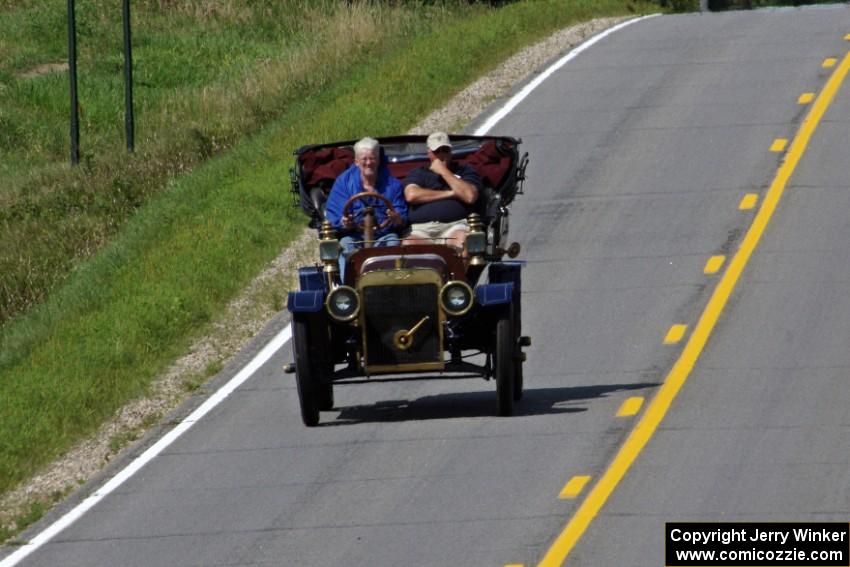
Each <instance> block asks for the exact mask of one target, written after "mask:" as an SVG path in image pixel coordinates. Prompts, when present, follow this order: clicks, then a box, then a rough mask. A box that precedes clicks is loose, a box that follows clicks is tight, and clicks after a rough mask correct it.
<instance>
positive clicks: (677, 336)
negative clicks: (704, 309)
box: [664, 325, 688, 345]
mask: <svg viewBox="0 0 850 567" xmlns="http://www.w3.org/2000/svg"><path fill="white" fill-rule="evenodd" d="M687 329H688V326H687V325H673V326H672V327H670V330H669V331H667V335H666V336H665V337H664V344H665V345H673V344H676V343H678V342H679V341H681V340H682V337H684V336H685V331H686V330H687Z"/></svg>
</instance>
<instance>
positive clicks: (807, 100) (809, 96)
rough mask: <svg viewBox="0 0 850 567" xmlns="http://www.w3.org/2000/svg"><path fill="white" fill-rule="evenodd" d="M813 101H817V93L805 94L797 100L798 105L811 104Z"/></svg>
mask: <svg viewBox="0 0 850 567" xmlns="http://www.w3.org/2000/svg"><path fill="white" fill-rule="evenodd" d="M813 100H815V93H803V94H801V95H800V98H798V99H797V104H809V103H810V102H812V101H813Z"/></svg>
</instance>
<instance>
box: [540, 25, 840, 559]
mask: <svg viewBox="0 0 850 567" xmlns="http://www.w3.org/2000/svg"><path fill="white" fill-rule="evenodd" d="M845 39H848V40H850V34H848V35H847V36H845ZM848 72H850V52H848V53H847V54H846V55H845V56H844V59H842V61H841V64H840V65H839V66H838V67H837V68H836V70H835V71H834V72H833V73H832V75H831V76H830V78H829V80H828V81H827V83H826V86H824V88H823V90H822V91H821V92H820V94H819V95H818V97H817V99H816V100H815V102H814V104H813V105H812V106H811V109H810V110H809V112H808V114H807V115H806V117H805V119H804V120H803V123H802V124H801V125H800V129H799V130H798V131H797V134H796V136H795V137H794V141H793V143H792V144H791V148H790V150H789V151H788V155H787V156H786V158H785V160H783V162H782V164H781V165H780V166H779V169H778V170H777V172H776V176H775V177H774V178H773V181H772V182H771V184H770V187H769V188H768V190H767V193H765V196H764V200H763V202H762V205H761V207H760V208H759V211H758V213H757V214H756V216H755V218H754V219H753V223H752V224H751V225H750V228H749V229H748V230H747V233H746V234H745V235H744V238H743V240H742V241H741V243H740V246H739V248H738V251H737V252H736V253H735V255H734V256H733V257H732V259H731V260H730V261H729V266H728V267H727V269H726V272H725V273H724V274H723V277H722V278H720V281H719V282H718V283H717V287H716V288H715V289H714V292H713V293H712V295H711V298H710V299H709V300H708V304H707V305H706V306H705V310H703V312H702V315H700V318H699V321H698V322H697V324H696V326H695V327H694V330H693V332H692V333H691V336H690V338H689V339H688V342H687V343H686V344H685V348H684V349H682V353H681V354H680V355H679V358H678V359H677V360H676V362H675V363H674V364H673V367H672V368H671V369H670V372H669V373H668V374H667V377H666V378H665V380H664V383H663V384H662V386H661V388H660V389H659V390H658V392H657V393H656V395H655V397H654V398H653V399H652V401H651V402H650V404H649V407H647V408H646V411H644V413H643V415H642V416H641V418H640V419H639V420H638V421H637V423H636V424H635V426H634V428H633V429H632V431H631V433H629V436H628V437H627V438H626V440H625V441H624V443H623V445H622V447H620V450H619V452H618V453H617V455H616V456H615V457H614V460H613V461H612V462H611V464H610V465H609V466H608V468H607V469H606V470H605V472H604V473H603V474H602V476H601V477H600V478H599V480H598V481H597V482H596V484H594V486H593V488H592V489H591V490H590V492H589V493H588V495H587V497H586V498H585V499H584V500H583V501H582V503H581V504H580V505H579V507H578V508H577V509H576V511H575V513H574V514H573V516H572V517H571V518H570V520H569V522H567V525H566V526H564V529H563V530H562V531H561V533H560V534H559V535H558V537H557V538H555V541H554V542H553V543H552V546H551V547H550V548H549V550H548V551H547V552H546V555H545V556H544V557H543V559H542V560H541V561H540V563H539V564H538V567H555V566H560V565H561V564H562V563H563V562H564V560H565V559H566V558H567V556H568V555H569V553H570V551H572V549H573V548H574V547H575V544H576V543H578V540H579V538H581V536H582V535H583V534H584V532H585V530H587V528H588V526H589V525H590V523H591V522H592V521H593V519H594V518H595V517H596V516H597V514H598V513H599V511H600V510H601V509H602V507H603V506H604V505H605V503H606V502H607V501H608V498H609V497H610V496H611V494H612V493H613V492H614V489H615V488H616V487H617V485H618V484H619V483H620V481H621V480H622V479H623V477H624V476H625V475H626V473H627V472H628V471H629V469H630V468H631V466H632V464H634V462H635V459H637V457H638V455H639V454H640V453H641V452H642V451H643V448H644V447H645V446H646V444H647V443H648V442H649V440H650V438H652V436H653V434H654V433H655V431H656V430H657V429H658V426H659V425H660V424H661V421H662V420H663V419H664V416H665V415H666V414H667V411H668V410H669V409H670V406H671V405H672V404H673V400H674V399H675V398H676V396H677V395H678V393H679V391H680V390H681V389H682V386H683V385H684V384H685V382H686V381H687V379H688V376H690V374H691V371H692V370H693V367H694V365H695V364H696V362H697V359H699V357H700V355H701V354H702V352H703V349H704V348H705V345H706V343H707V342H708V338H709V336H710V335H711V333H712V331H713V330H714V327H715V325H716V324H717V321H718V319H719V318H720V314H721V313H722V312H723V309H724V308H725V307H726V305H727V303H728V301H729V297H730V296H731V295H732V291H733V290H734V289H735V285H736V284H737V283H738V280H739V278H740V277H741V273H742V272H743V271H744V267H746V265H747V262H749V260H750V257H751V256H752V254H753V252H754V251H755V249H756V246H757V245H758V243H759V240H760V239H761V237H762V235H763V234H764V231H765V229H766V228H767V224H768V222H769V221H770V219H771V217H772V216H773V213H774V211H775V210H776V207H777V205H778V204H779V200H780V199H781V198H782V193H783V192H784V191H785V187H786V185H787V184H788V180H789V179H790V178H791V175H792V174H793V173H794V170H795V169H796V168H797V164H798V163H799V162H800V159H801V158H802V156H803V153H804V152H805V150H806V146H808V144H809V141H810V140H811V139H812V135H813V134H814V133H815V130H816V129H817V127H818V125H819V124H820V122H821V120H823V116H824V114H825V113H826V110H827V108H829V105H830V104H831V103H832V101H833V99H834V98H835V94H836V93H837V92H838V89H839V88H840V87H841V84H842V82H844V79H845V77H846V76H847V74H848Z"/></svg>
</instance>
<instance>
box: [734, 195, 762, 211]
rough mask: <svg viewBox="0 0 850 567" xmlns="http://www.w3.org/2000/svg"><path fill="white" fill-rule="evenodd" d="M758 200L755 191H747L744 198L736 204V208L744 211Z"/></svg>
mask: <svg viewBox="0 0 850 567" xmlns="http://www.w3.org/2000/svg"><path fill="white" fill-rule="evenodd" d="M758 202H759V196H758V195H756V194H755V193H747V194H746V195H744V198H743V199H741V203H740V204H739V205H738V208H739V209H741V210H742V211H746V210H748V209H752V208H753V207H755V206H756V203H758Z"/></svg>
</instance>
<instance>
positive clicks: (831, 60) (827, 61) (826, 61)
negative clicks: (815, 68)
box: [821, 57, 838, 69]
mask: <svg viewBox="0 0 850 567" xmlns="http://www.w3.org/2000/svg"><path fill="white" fill-rule="evenodd" d="M836 63H838V60H837V59H835V58H834V57H829V58H827V59H824V60H823V63H821V67H823V68H824V69H829V68H830V67H835V64H836Z"/></svg>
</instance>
